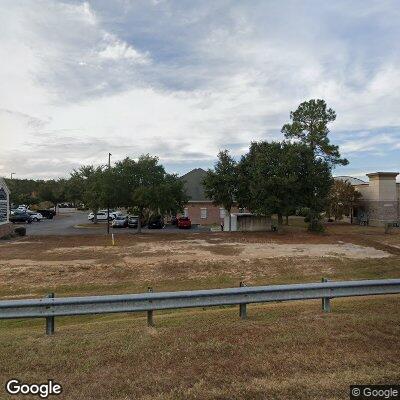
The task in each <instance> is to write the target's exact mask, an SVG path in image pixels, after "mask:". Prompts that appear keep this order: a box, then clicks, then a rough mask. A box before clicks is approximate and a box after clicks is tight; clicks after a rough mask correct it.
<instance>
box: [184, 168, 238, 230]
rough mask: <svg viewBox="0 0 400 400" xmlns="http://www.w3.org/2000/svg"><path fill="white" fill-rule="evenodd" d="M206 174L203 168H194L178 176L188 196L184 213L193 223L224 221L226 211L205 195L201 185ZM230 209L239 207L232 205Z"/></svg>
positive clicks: (234, 209) (235, 209)
mask: <svg viewBox="0 0 400 400" xmlns="http://www.w3.org/2000/svg"><path fill="white" fill-rule="evenodd" d="M206 174H207V172H206V171H204V169H202V168H195V169H193V170H191V171H189V172H188V173H187V174H185V175H183V176H182V177H181V178H180V179H182V180H183V181H184V184H185V190H186V194H187V195H188V196H189V202H188V204H187V205H186V207H185V210H184V215H185V216H187V217H189V218H190V219H191V221H192V223H193V224H200V225H212V224H217V225H220V224H221V223H223V221H224V218H225V213H226V211H225V209H224V208H223V207H219V206H216V205H214V204H213V202H212V201H211V200H210V199H208V198H207V197H206V195H205V193H204V186H203V180H204V178H205V176H206ZM231 211H232V212H238V211H239V209H238V208H237V207H233V208H232V210H231Z"/></svg>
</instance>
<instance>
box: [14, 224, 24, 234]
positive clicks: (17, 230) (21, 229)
mask: <svg viewBox="0 0 400 400" xmlns="http://www.w3.org/2000/svg"><path fill="white" fill-rule="evenodd" d="M14 232H15V233H16V234H17V235H18V236H25V235H26V228H25V227H24V226H19V227H18V228H15V229H14Z"/></svg>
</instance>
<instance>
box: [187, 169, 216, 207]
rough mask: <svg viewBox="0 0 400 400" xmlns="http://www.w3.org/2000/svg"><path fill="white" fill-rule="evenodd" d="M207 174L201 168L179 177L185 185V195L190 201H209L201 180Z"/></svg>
mask: <svg viewBox="0 0 400 400" xmlns="http://www.w3.org/2000/svg"><path fill="white" fill-rule="evenodd" d="M206 174H207V172H206V171H204V169H202V168H195V169H192V170H191V171H189V172H188V173H187V174H185V175H183V176H181V177H180V179H182V180H183V181H184V183H185V190H186V194H187V195H188V196H189V200H190V201H210V199H208V198H207V197H206V195H205V193H204V186H203V180H204V178H205V177H206Z"/></svg>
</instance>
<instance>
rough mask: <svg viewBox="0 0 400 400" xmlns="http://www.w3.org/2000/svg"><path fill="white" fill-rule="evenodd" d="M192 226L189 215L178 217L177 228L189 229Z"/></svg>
mask: <svg viewBox="0 0 400 400" xmlns="http://www.w3.org/2000/svg"><path fill="white" fill-rule="evenodd" d="M191 227H192V221H191V220H190V218H189V217H180V218H178V228H179V229H190V228H191Z"/></svg>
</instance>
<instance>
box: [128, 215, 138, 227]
mask: <svg viewBox="0 0 400 400" xmlns="http://www.w3.org/2000/svg"><path fill="white" fill-rule="evenodd" d="M138 224H139V217H138V216H137V215H130V216H129V217H128V228H134V229H137V227H138Z"/></svg>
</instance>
